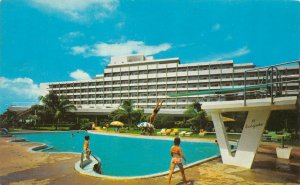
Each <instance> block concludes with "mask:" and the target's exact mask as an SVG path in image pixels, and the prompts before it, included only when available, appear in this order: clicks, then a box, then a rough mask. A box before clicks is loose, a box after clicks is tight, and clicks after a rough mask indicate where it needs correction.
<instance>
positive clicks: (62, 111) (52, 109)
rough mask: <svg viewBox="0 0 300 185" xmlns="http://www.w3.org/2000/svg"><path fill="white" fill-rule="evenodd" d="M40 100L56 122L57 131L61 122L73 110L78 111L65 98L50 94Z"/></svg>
mask: <svg viewBox="0 0 300 185" xmlns="http://www.w3.org/2000/svg"><path fill="white" fill-rule="evenodd" d="M40 100H41V102H42V104H43V105H44V107H45V110H46V111H47V112H48V113H49V114H50V115H52V116H53V118H54V120H56V125H55V129H56V130H57V127H58V125H59V123H60V120H61V119H62V118H63V117H64V116H65V115H66V114H67V113H68V112H70V111H71V110H76V107H75V106H74V105H73V104H71V103H70V101H69V100H68V99H67V98H66V97H65V96H58V95H57V94H55V93H53V92H50V93H49V94H47V95H45V96H41V97H40Z"/></svg>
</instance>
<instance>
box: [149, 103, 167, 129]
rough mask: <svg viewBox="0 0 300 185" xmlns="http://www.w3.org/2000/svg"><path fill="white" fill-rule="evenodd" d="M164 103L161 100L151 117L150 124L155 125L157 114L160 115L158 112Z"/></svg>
mask: <svg viewBox="0 0 300 185" xmlns="http://www.w3.org/2000/svg"><path fill="white" fill-rule="evenodd" d="M163 102H164V100H161V99H159V100H158V101H157V103H156V106H155V108H154V110H153V112H152V114H151V116H150V124H152V125H154V120H155V117H156V114H157V113H158V111H159V110H160V108H161V106H162V103H163Z"/></svg>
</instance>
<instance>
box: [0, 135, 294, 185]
mask: <svg viewBox="0 0 300 185" xmlns="http://www.w3.org/2000/svg"><path fill="white" fill-rule="evenodd" d="M155 138H157V137H155ZM10 139H11V138H0V184H1V185H6V184H41V185H43V184H60V185H61V184H99V185H100V184H105V185H110V184H115V185H121V184H124V185H140V184H147V185H165V184H167V177H166V176H161V177H154V178H147V179H132V180H117V179H107V178H95V177H90V176H86V175H82V174H79V173H78V172H77V171H75V169H74V163H75V162H76V161H78V159H79V158H80V155H79V154H71V153H40V152H29V151H28V148H30V147H33V146H36V145H39V144H36V143H31V142H17V143H11V142H7V141H8V140H10ZM189 140H193V139H189ZM197 140H200V139H197ZM276 146H277V145H276V144H272V143H262V144H261V145H260V147H259V150H258V153H257V155H256V157H255V160H254V164H253V167H252V169H251V170H249V169H245V168H241V167H235V166H230V165H224V164H222V162H221V159H220V158H218V159H215V160H211V161H209V162H207V163H204V164H199V165H196V166H193V167H191V168H188V169H186V170H185V172H186V176H187V178H188V179H189V180H190V182H191V184H195V185H196V184H214V185H215V184H276V185H277V184H300V148H299V147H294V148H293V151H292V158H291V159H290V160H284V159H277V158H276V154H275V147H276ZM172 184H174V185H181V184H182V181H181V176H180V173H176V174H174V175H173V178H172Z"/></svg>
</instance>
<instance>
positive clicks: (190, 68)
mask: <svg viewBox="0 0 300 185" xmlns="http://www.w3.org/2000/svg"><path fill="white" fill-rule="evenodd" d="M189 70H190V71H198V67H189Z"/></svg>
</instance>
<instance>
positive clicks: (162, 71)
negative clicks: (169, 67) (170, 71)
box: [157, 69, 166, 73]
mask: <svg viewBox="0 0 300 185" xmlns="http://www.w3.org/2000/svg"><path fill="white" fill-rule="evenodd" d="M157 73H166V69H159V70H157Z"/></svg>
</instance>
